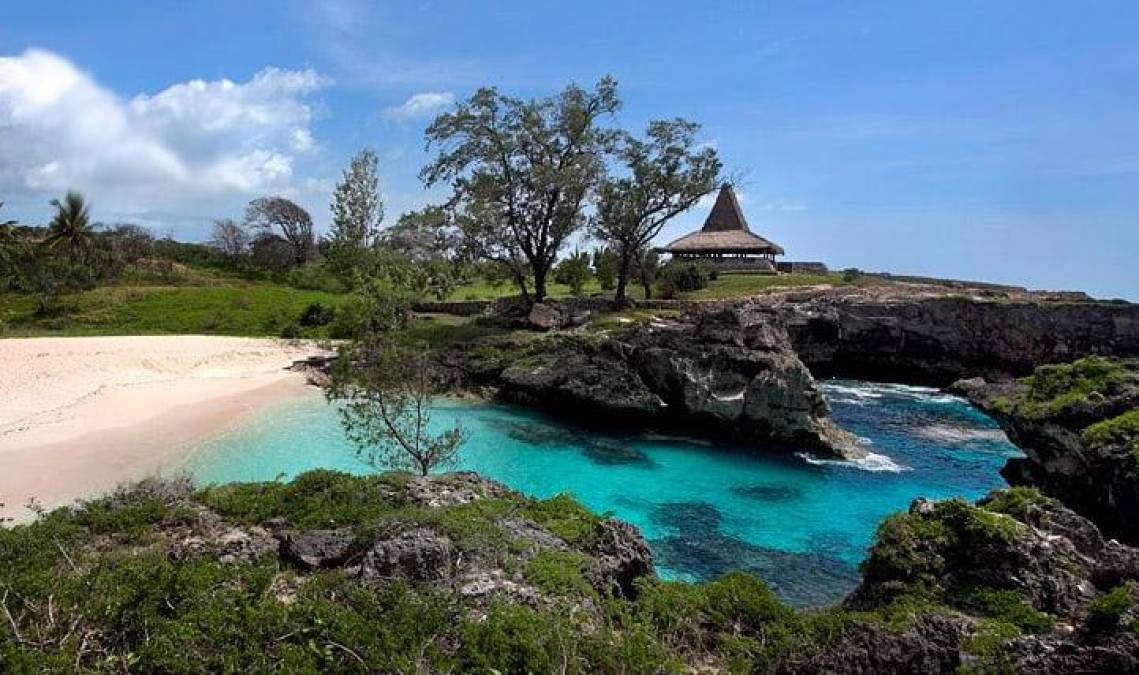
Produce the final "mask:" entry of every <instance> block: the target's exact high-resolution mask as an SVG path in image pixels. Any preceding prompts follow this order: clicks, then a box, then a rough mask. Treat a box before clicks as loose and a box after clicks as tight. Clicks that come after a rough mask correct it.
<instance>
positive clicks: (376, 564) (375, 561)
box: [360, 527, 454, 581]
mask: <svg viewBox="0 0 1139 675" xmlns="http://www.w3.org/2000/svg"><path fill="white" fill-rule="evenodd" d="M453 549H454V547H453V545H452V543H451V539H450V538H449V537H447V535H445V534H441V533H439V532H436V531H434V530H431V529H428V528H423V527H418V528H414V529H411V530H406V531H404V532H400V533H398V534H396V535H394V536H392V537H390V538H385V539H382V540H380V541H377V542H376V543H375V544H374V545H373V546H372V549H371V550H370V551H368V553H367V554H365V556H364V560H363V563H362V564H361V567H360V574H361V576H363V577H364V578H366V579H368V578H373V579H406V580H408V581H434V580H438V579H447V578H450V577H451V574H452V567H453V559H452V558H453V552H454V551H453Z"/></svg>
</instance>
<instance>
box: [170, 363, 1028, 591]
mask: <svg viewBox="0 0 1139 675" xmlns="http://www.w3.org/2000/svg"><path fill="white" fill-rule="evenodd" d="M823 387H824V390H825V392H826V394H827V398H828V400H829V401H830V403H831V406H832V408H833V413H834V416H835V418H836V419H837V420H838V421H839V422H840V423H841V424H842V425H843V426H844V427H845V428H847V429H849V430H850V431H852V432H854V433H856V434H858V435H859V436H860V437H862V438H863V439H864V441H866V442H867V443H868V449H869V450H870V451H871V452H872V453H873V454H872V455H871V456H870V457H869V458H868V459H867V460H865V461H863V462H860V463H859V464H850V463H842V462H819V461H817V460H814V459H811V458H810V457H800V456H790V457H787V456H756V455H755V454H745V453H744V452H742V451H741V450H740V449H735V450H734V451H733V449H731V448H723V447H715V446H711V445H708V444H702V443H699V442H694V441H691V440H684V439H676V438H662V437H652V436H615V435H603V434H598V433H594V432H590V431H586V430H583V429H579V428H576V427H572V426H568V425H566V424H564V423H562V422H559V421H555V420H553V419H551V418H549V417H546V416H544V415H542V414H540V413H536V412H533V411H529V410H524V409H520V408H514V407H508V406H502V405H494V404H484V403H466V402H451V401H442V402H440V403H439V404H438V407H437V408H436V410H435V417H436V419H435V422H437V423H438V424H440V426H441V427H442V425H451V424H453V423H454V421H456V420H458V421H459V422H460V423H461V424H462V425H463V427H465V428H466V429H467V431H468V432H469V434H470V440H469V441H468V443H467V445H466V446H465V447H464V449H463V451H462V455H461V459H460V461H459V464H458V466H457V467H456V468H461V469H472V470H475V471H478V472H480V473H482V474H484V475H486V476H489V477H491V478H495V479H497V480H500V481H502V482H504V483H506V484H508V485H510V486H512V487H514V488H516V489H518V490H521V491H522V492H525V493H527V494H529V495H533V496H539V497H547V496H551V495H554V494H557V493H559V492H567V491H568V492H571V493H573V494H574V495H575V496H576V497H577V498H578V499H580V500H581V501H582V502H584V503H585V504H586V505H588V506H589V507H591V508H593V509H595V510H597V511H600V512H606V511H608V512H612V513H613V514H614V515H616V516H618V517H620V518H623V519H625V520H628V521H630V522H632V523H634V524H636V525H637V526H638V527H640V528H641V530H642V531H643V532H644V534H645V536H646V538H648V540H649V543H650V546H651V547H652V549H653V552H654V554H655V555H656V559H657V564H658V568H659V571H660V573H661V574H662V576H665V577H669V578H679V579H688V580H700V579H707V578H710V577H713V576H716V575H718V574H720V573H722V572H724V571H727V570H729V569H746V570H750V571H753V572H755V573H756V574H758V575H759V576H760V577H762V578H763V579H764V580H766V581H767V582H768V583H769V584H771V585H772V587H773V588H774V589H775V590H776V592H777V593H778V594H779V595H780V596H781V597H783V598H784V599H786V600H788V601H789V602H792V603H795V604H797V605H815V604H821V603H825V602H830V601H833V600H835V599H837V598H839V597H840V596H841V595H842V594H844V593H846V592H848V591H849V590H851V589H852V588H853V587H854V585H855V584H856V583H857V582H858V572H857V565H858V563H859V562H860V561H861V560H862V558H863V557H864V554H865V551H866V547H867V546H868V544H869V543H870V541H871V538H872V536H873V533H874V528H875V526H876V525H877V523H878V522H879V521H880V520H881V519H882V518H883V517H884V516H885V515H887V514H889V513H891V512H893V511H897V510H899V509H905V508H906V507H907V506H908V505H909V503H910V501H911V500H912V499H914V498H915V497H918V496H925V497H950V496H958V495H960V496H964V497H968V498H976V497H979V496H980V495H982V494H984V493H985V492H987V491H988V490H990V489H992V488H995V487H998V486H1000V485H1002V484H1003V481H1002V480H1001V478H1000V476H999V475H998V473H997V470H998V469H999V468H1000V467H1001V466H1002V465H1003V464H1004V462H1005V460H1006V459H1007V458H1008V457H1010V456H1015V455H1017V454H1019V452H1018V450H1017V449H1016V448H1015V447H1014V446H1012V445H1011V444H1010V443H1009V442H1008V440H1007V439H1006V438H1005V436H1004V434H1003V433H1001V431H1000V430H999V429H998V428H997V426H996V424H995V423H994V422H993V421H992V420H990V419H989V418H988V417H986V416H985V415H983V414H982V413H980V412H979V411H977V410H975V409H974V408H972V407H971V406H969V405H968V404H967V403H966V402H964V401H963V400H961V399H958V398H956V397H953V396H948V395H945V394H942V393H940V392H938V391H936V390H932V389H925V388H918V387H906V386H901V385H884V384H871V383H863V382H852V381H832V382H827V383H824V385H823ZM315 467H331V468H337V469H342V470H346V471H353V472H365V471H367V470H368V469H367V467H366V466H364V465H363V464H361V463H360V462H359V461H358V460H357V459H356V458H355V457H354V455H353V453H352V448H351V446H350V445H349V444H348V443H347V442H346V440H345V439H344V436H343V434H342V433H341V430H340V426H339V421H338V418H337V415H336V412H335V410H334V409H333V408H331V407H330V406H328V405H327V404H326V403H325V402H324V399H323V398H322V397H321V396H320V395H319V394H318V393H315V392H314V393H312V394H311V395H308V396H304V397H300V398H296V399H291V400H288V401H285V402H282V403H280V404H277V405H275V406H271V407H268V408H265V409H263V410H261V411H260V412H259V413H257V414H255V415H254V416H252V417H251V418H250V419H249V420H248V421H247V422H245V423H243V424H242V425H241V426H239V427H237V428H235V429H233V430H231V431H229V432H227V433H225V434H223V435H221V436H218V437H216V438H214V439H212V440H210V441H209V442H207V443H205V444H204V445H202V446H201V447H200V448H199V449H198V451H196V452H195V453H194V454H193V455H192V456H191V459H190V460H189V464H188V466H187V467H186V469H188V471H189V472H190V473H191V474H192V475H193V476H195V477H196V478H197V479H198V480H199V481H203V482H227V481H236V480H272V479H274V478H277V477H291V476H293V475H295V474H297V473H299V472H301V471H305V470H307V469H311V468H315Z"/></svg>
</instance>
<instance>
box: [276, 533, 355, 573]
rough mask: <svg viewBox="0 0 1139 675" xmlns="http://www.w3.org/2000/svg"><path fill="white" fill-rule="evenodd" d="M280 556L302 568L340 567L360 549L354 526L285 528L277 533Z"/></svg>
mask: <svg viewBox="0 0 1139 675" xmlns="http://www.w3.org/2000/svg"><path fill="white" fill-rule="evenodd" d="M276 537H277V540H278V541H279V542H280V555H281V557H282V558H285V559H287V560H291V561H292V562H294V563H296V564H299V565H301V566H302V567H308V568H318V567H338V566H340V565H343V564H345V563H346V562H347V561H348V559H349V558H350V557H351V555H352V554H353V553H354V552H355V548H356V546H355V545H356V535H355V533H354V532H353V531H352V529H351V528H347V527H342V528H338V529H334V530H306V531H304V532H292V531H285V532H279V533H277V535H276Z"/></svg>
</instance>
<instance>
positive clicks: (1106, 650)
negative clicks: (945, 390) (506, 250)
mask: <svg viewBox="0 0 1139 675" xmlns="http://www.w3.org/2000/svg"><path fill="white" fill-rule="evenodd" d="M863 573H864V575H865V578H864V581H863V583H862V585H861V586H860V587H859V588H858V590H856V591H855V593H853V594H852V595H851V596H850V598H849V599H848V600H847V602H846V607H847V609H849V610H852V611H855V612H874V613H875V614H876V615H877V616H878V617H880V618H881V619H884V625H871V626H859V627H858V628H856V629H855V630H851V631H848V632H847V633H845V634H844V635H843V636H842V637H841V638H840V639H839V640H838V641H837V643H836V644H835V645H834V646H833V647H831V648H830V649H827V650H823V651H821V652H820V653H818V654H817V655H815V656H814V657H812V658H809V659H807V660H806V665H809V666H810V667H811V668H817V669H819V670H825V671H829V672H900V671H905V672H950V671H954V670H959V669H961V668H965V669H966V670H968V671H969V672H1025V673H1071V672H1089V673H1091V672H1097V673H1098V672H1102V673H1122V672H1135V670H1136V669H1137V668H1139V631H1137V629H1139V586H1137V585H1136V581H1139V550H1137V549H1134V548H1131V547H1128V546H1124V545H1122V544H1119V543H1118V542H1116V541H1109V540H1105V539H1104V537H1103V536H1102V535H1101V534H1100V532H1099V530H1098V529H1097V528H1096V526H1095V525H1094V524H1092V523H1091V522H1090V521H1089V520H1087V519H1086V518H1083V517H1081V516H1079V515H1077V514H1075V513H1074V512H1072V511H1071V510H1069V509H1067V508H1066V507H1064V506H1062V505H1061V504H1060V503H1059V502H1058V501H1056V500H1054V499H1050V498H1048V497H1044V496H1042V495H1041V494H1040V493H1039V492H1037V491H1035V490H1032V489H1026V488H1017V489H1013V490H1001V491H997V492H994V493H993V494H992V495H990V496H989V497H987V498H986V499H983V500H981V501H980V502H978V503H977V504H975V505H974V504H969V503H967V502H965V501H962V500H950V501H941V502H931V501H926V500H917V501H915V502H914V503H913V505H912V506H911V507H910V510H909V512H908V513H905V514H899V515H896V516H893V517H891V518H889V519H888V520H886V521H885V522H884V523H883V524H882V525H881V526H880V528H879V532H878V537H877V541H876V543H875V544H874V546H873V548H872V549H871V550H870V554H869V556H868V558H867V559H866V561H865V562H864V563H863ZM808 669H809V668H808Z"/></svg>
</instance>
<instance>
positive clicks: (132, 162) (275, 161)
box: [0, 50, 327, 210]
mask: <svg viewBox="0 0 1139 675" xmlns="http://www.w3.org/2000/svg"><path fill="white" fill-rule="evenodd" d="M326 83H327V82H326V80H325V79H324V78H322V77H321V76H320V75H318V74H317V73H316V72H314V71H312V70H301V71H293V70H280V69H276V68H269V69H266V70H262V71H261V72H259V73H257V74H256V75H255V76H253V78H252V79H250V80H249V81H247V82H233V81H231V80H228V79H221V80H214V81H205V80H191V81H188V82H182V83H179V84H174V85H172V86H170V87H168V88H166V89H164V90H162V91H160V92H158V93H155V94H145V93H144V94H138V95H136V96H134V97H133V98H130V99H124V98H121V97H120V96H118V95H117V94H116V93H114V92H112V91H110V90H109V89H107V88H105V87H103V86H102V85H100V84H99V83H98V82H96V81H95V79H94V78H93V77H91V76H90V75H89V74H87V73H85V72H83V71H81V70H80V69H79V68H77V67H76V66H75V65H74V64H73V63H71V62H70V61H68V60H67V59H65V58H63V57H60V56H58V55H56V54H53V53H51V52H47V51H42V50H29V51H26V52H24V53H23V54H21V55H19V56H13V57H0V189H3V190H4V191H5V192H16V193H32V194H39V193H43V194H53V195H54V194H58V193H59V192H61V191H63V190H66V189H69V188H76V189H80V190H84V191H88V192H90V193H92V196H93V197H95V198H96V199H98V200H99V201H100V203H102V204H103V205H106V206H113V207H114V208H117V209H122V210H127V209H154V208H163V207H169V206H171V205H175V204H181V203H186V202H188V201H191V200H199V199H206V198H216V197H227V196H230V197H231V196H235V195H251V194H255V193H261V192H268V191H286V190H287V189H288V188H289V187H290V185H291V183H292V180H293V175H294V164H295V162H296V160H297V158H298V157H300V156H302V155H303V154H304V153H309V152H311V151H313V149H314V148H315V147H316V142H315V140H314V139H313V135H312V131H311V129H310V126H311V122H312V118H313V110H312V106H311V104H310V102H309V98H310V97H311V95H312V94H313V93H314V92H316V91H317V90H319V89H320V88H321V87H323V86H325V85H326Z"/></svg>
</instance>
